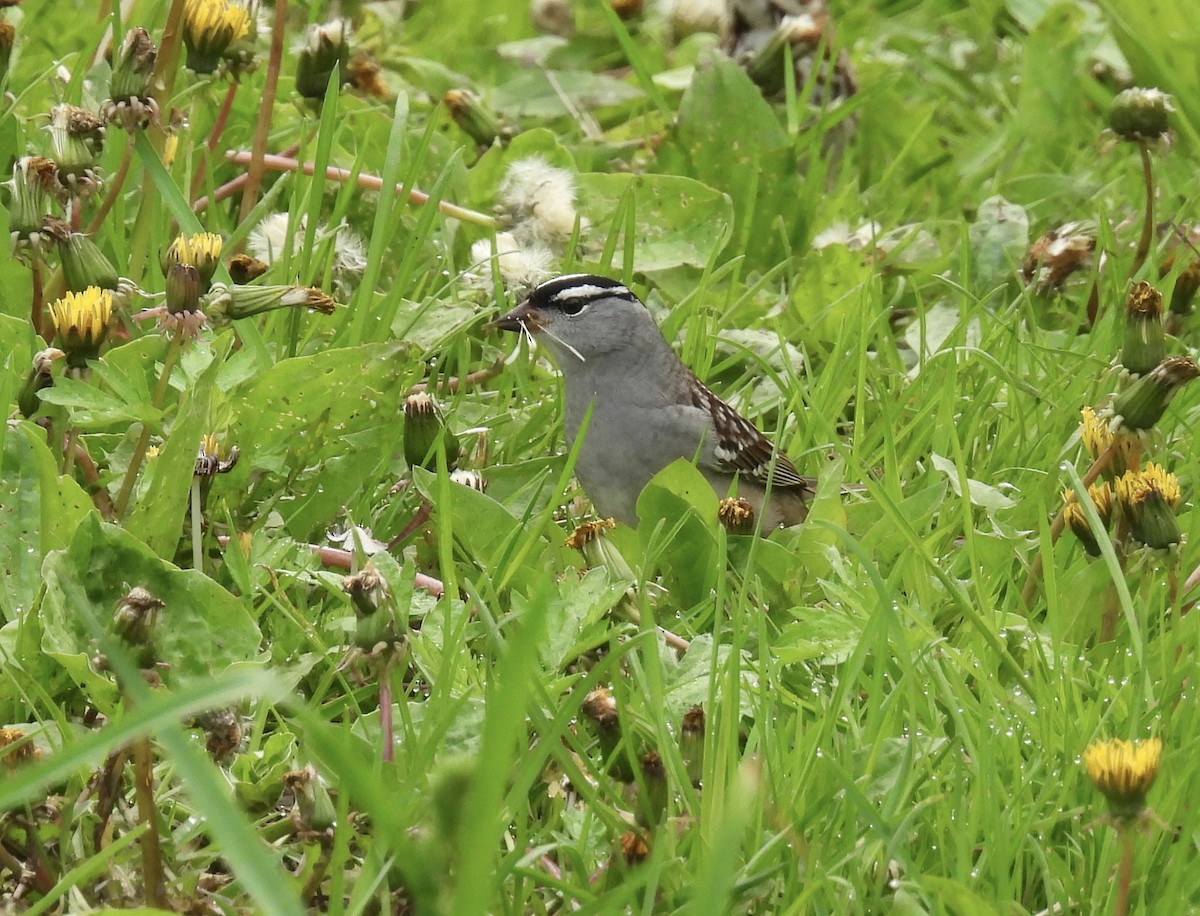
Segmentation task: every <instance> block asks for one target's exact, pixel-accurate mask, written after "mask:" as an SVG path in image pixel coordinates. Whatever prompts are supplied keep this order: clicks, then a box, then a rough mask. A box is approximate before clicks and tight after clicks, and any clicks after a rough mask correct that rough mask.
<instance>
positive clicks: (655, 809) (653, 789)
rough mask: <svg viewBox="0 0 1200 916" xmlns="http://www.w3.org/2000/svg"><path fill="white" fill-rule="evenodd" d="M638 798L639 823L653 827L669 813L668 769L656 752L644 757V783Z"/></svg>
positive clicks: (640, 787)
mask: <svg viewBox="0 0 1200 916" xmlns="http://www.w3.org/2000/svg"><path fill="white" fill-rule="evenodd" d="M639 789H640V790H641V791H640V793H639V797H638V810H637V817H638V823H639V824H641V825H642V826H643V827H653V826H654V825H656V824H658V823H659V822H661V821H662V819H663V815H665V814H666V813H667V794H668V785H667V768H666V767H665V766H663V762H662V757H660V756H659V755H658V754H657V753H656V752H655V751H650V752H649V753H648V754H644V755H643V756H642V781H641V784H640V786H639Z"/></svg>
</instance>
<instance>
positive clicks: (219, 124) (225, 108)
mask: <svg viewBox="0 0 1200 916" xmlns="http://www.w3.org/2000/svg"><path fill="white" fill-rule="evenodd" d="M240 85H241V83H240V82H239V81H238V80H236V79H235V80H234V81H233V82H231V83H230V84H229V89H228V90H226V92H225V100H224V101H223V102H221V110H220V111H219V112H217V119H216V120H215V121H214V122H213V126H212V131H211V132H210V133H209V135H208V141H207V142H206V143H205V144H204V148H205V152H204V155H203V156H202V157H201V158H200V161H199V162H198V163H197V164H196V174H195V175H193V176H192V197H193V198H194V197H195V196H196V195H197V194H199V193H200V188H201V187H202V186H203V185H204V176H205V174H206V173H207V171H208V162H209V160H210V159H212V157H213V154H214V153H215V152H216V151H217V147H218V146H220V145H221V134H223V133H224V132H225V125H226V123H228V121H229V112H231V111H232V110H233V100H234V99H235V98H236V97H237V91H238V86H240Z"/></svg>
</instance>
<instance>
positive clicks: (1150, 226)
mask: <svg viewBox="0 0 1200 916" xmlns="http://www.w3.org/2000/svg"><path fill="white" fill-rule="evenodd" d="M1138 150H1139V151H1140V152H1141V154H1142V179H1143V181H1144V182H1145V185H1146V216H1145V219H1144V220H1143V221H1142V237H1141V238H1140V239H1139V240H1138V246H1137V251H1136V252H1135V253H1134V256H1133V266H1132V267H1131V268H1130V269H1129V277H1130V279H1133V277H1134V276H1136V275H1137V272H1138V271H1139V270H1141V268H1142V265H1143V264H1145V263H1146V256H1147V255H1149V254H1150V243H1151V241H1152V240H1153V239H1154V173H1153V170H1152V167H1151V160H1150V150H1149V148H1148V147H1147V145H1146V144H1145V143H1141V144H1139V145H1138Z"/></svg>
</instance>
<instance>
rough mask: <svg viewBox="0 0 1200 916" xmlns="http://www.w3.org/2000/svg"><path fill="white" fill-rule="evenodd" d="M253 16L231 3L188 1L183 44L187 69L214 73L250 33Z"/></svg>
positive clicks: (185, 11)
mask: <svg viewBox="0 0 1200 916" xmlns="http://www.w3.org/2000/svg"><path fill="white" fill-rule="evenodd" d="M250 24H251V19H250V13H249V12H248V11H247V10H245V9H244V8H242V7H241V6H238V5H237V4H236V3H232V2H230V0H185V3H184V6H183V43H184V46H185V47H186V48H187V67H188V69H189V70H191V71H193V72H195V73H212V72H213V71H214V70H216V69H217V66H218V65H219V64H220V63H221V58H222V57H223V56H224V55H225V53H226V52H227V51H228V50H229V47H230V45H232V44H233V43H234V42H235V41H237V40H238V39H239V38H243V37H244V36H245V35H246V34H247V33H248V32H249V31H250Z"/></svg>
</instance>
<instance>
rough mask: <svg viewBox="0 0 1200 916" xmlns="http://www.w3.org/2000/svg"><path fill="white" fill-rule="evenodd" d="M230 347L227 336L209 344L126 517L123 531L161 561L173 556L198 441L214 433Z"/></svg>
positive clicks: (198, 444)
mask: <svg viewBox="0 0 1200 916" xmlns="http://www.w3.org/2000/svg"><path fill="white" fill-rule="evenodd" d="M232 344H233V335H231V334H225V335H223V336H221V337H219V338H217V339H216V340H215V341H214V342H213V346H212V362H210V363H209V365H208V368H207V369H205V370H204V372H202V373H201V374H200V376H199V377H198V378H197V379H196V380H195V382H194V383H193V384H191V385H189V386H188V388H187V389H186V390H185V392H184V395H183V399H182V401H181V402H180V406H179V413H178V415H177V416H176V417H175V420H174V422H172V424H171V428H170V432H169V433H168V435H167V439H166V442H165V443H164V444H163V446H162V449H161V450H160V452H159V454H158V457H156V458H155V459H154V473H153V476H152V477H151V478H150V484H149V486H148V487H147V488H146V491H145V492H144V493H143V494H142V495H141V496H140V497H139V498H138V500H137V503H136V504H135V505H134V507H133V511H132V512H131V513H130V514H129V519H128V522H127V523H126V524H127V527H128V529H129V530H130V531H131V532H133V534H134V535H135V536H136V537H138V538H140V539H141V540H143V541H144V542H145V543H146V544H147V545H148V546H149V547H150V548H151V549H152V550H154V551H155V552H156V553H158V554H159V555H160V556H164V557H167V556H173V555H174V551H175V546H176V544H177V543H178V542H179V538H180V536H181V534H182V533H183V520H184V516H185V515H186V513H187V508H188V501H189V499H190V495H191V486H192V478H193V476H194V473H195V469H196V452H197V451H198V450H199V448H200V440H201V439H203V438H204V436H206V435H208V434H209V433H215V432H219V430H217V429H214V423H213V416H212V405H213V401H214V400H215V398H216V397H217V396H218V393H219V390H218V387H217V384H216V380H217V376H218V375H219V373H220V368H221V363H222V361H223V360H224V358H225V356H226V355H227V354H228V353H229V349H230V347H231V346H232Z"/></svg>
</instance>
